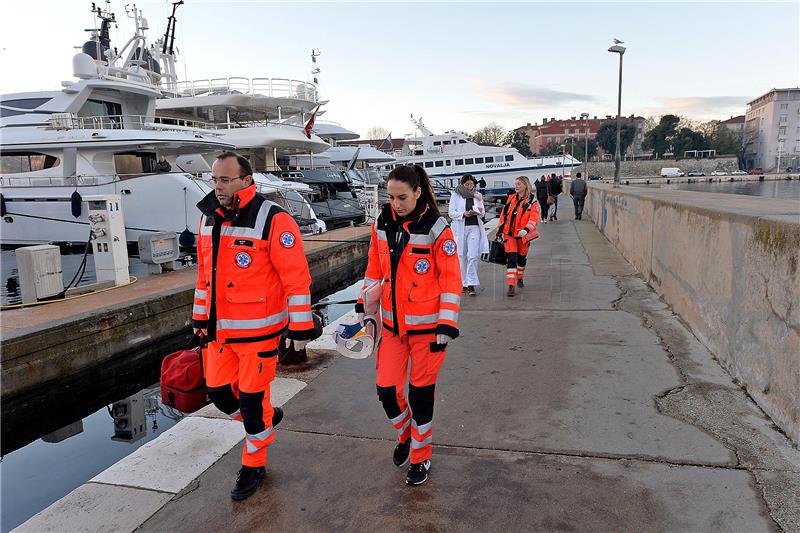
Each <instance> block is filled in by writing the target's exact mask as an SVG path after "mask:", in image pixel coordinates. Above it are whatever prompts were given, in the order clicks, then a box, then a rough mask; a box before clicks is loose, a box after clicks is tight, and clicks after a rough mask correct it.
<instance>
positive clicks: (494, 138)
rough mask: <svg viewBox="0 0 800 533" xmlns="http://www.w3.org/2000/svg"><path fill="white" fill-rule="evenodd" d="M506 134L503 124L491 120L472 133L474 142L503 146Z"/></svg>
mask: <svg viewBox="0 0 800 533" xmlns="http://www.w3.org/2000/svg"><path fill="white" fill-rule="evenodd" d="M506 136H507V134H506V130H505V128H503V126H501V125H500V124H498V123H497V122H490V123H489V124H487V125H486V126H484V127H482V128H481V129H479V130H477V131H476V132H475V133H473V134H472V142H475V143H477V144H480V145H483V146H502V145H503V141H505V139H506Z"/></svg>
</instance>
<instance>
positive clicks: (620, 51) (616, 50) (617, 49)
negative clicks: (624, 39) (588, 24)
mask: <svg viewBox="0 0 800 533" xmlns="http://www.w3.org/2000/svg"><path fill="white" fill-rule="evenodd" d="M608 51H609V52H612V53H614V54H619V55H622V54H624V53H625V47H624V46H620V45H618V44H615V45H614V46H611V47H609V49H608Z"/></svg>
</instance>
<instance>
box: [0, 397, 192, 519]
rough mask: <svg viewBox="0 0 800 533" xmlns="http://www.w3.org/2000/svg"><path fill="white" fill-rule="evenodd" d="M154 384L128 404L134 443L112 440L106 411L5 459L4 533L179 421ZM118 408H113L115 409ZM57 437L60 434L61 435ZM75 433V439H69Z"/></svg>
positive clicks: (1, 469)
mask: <svg viewBox="0 0 800 533" xmlns="http://www.w3.org/2000/svg"><path fill="white" fill-rule="evenodd" d="M159 394H160V393H159V390H158V383H156V384H154V385H152V386H150V387H148V388H146V389H144V390H143V391H141V392H139V393H137V394H135V395H134V396H133V397H131V398H132V399H131V400H129V401H128V402H127V403H129V404H130V406H131V408H132V412H134V413H136V415H135V416H134V418H139V419H141V421H142V422H143V425H144V427H143V428H142V429H143V430H144V431H143V433H142V434H141V436H140V437H139V438H137V439H136V440H133V441H131V440H125V439H123V440H112V438H115V424H114V419H113V418H112V416H111V414H110V412H109V407H107V406H103V407H101V408H100V409H98V410H97V411H95V412H94V413H92V414H91V415H89V416H87V417H85V418H83V419H78V420H77V421H76V422H73V423H71V424H69V425H67V426H66V427H64V428H62V429H61V430H59V431H57V432H54V433H51V434H50V437H48V436H44V439H46V440H49V441H58V440H59V439H60V438H64V437H66V435H72V436H69V437H66V438H64V440H61V441H60V442H45V440H42V439H39V440H36V441H35V442H32V443H31V444H29V445H27V446H25V447H24V448H20V449H19V450H16V451H14V452H12V453H9V454H8V455H5V456H3V459H2V462H0V479H2V494H3V499H2V519H1V520H0V522H2V524H0V529H1V530H2V532H3V533H5V532H7V531H10V530H11V529H13V528H15V527H16V526H18V525H20V524H21V523H23V522H24V521H26V520H27V519H28V518H30V517H31V516H33V515H34V514H36V513H38V512H39V511H41V510H42V509H44V508H45V507H47V506H49V505H50V504H52V503H53V502H55V501H57V500H59V499H61V498H62V497H64V496H65V495H67V494H68V493H69V492H71V491H72V490H74V489H76V488H78V487H79V486H81V485H83V484H84V483H86V482H87V481H88V480H89V479H91V478H92V477H94V476H95V475H97V474H99V473H100V472H102V471H103V470H105V469H106V468H108V467H109V466H111V465H113V464H114V463H116V462H117V461H119V460H120V459H122V458H123V457H125V456H127V455H129V454H130V453H132V452H133V451H134V450H136V449H137V448H139V447H140V446H142V445H143V444H145V443H146V442H149V441H151V440H153V439H154V438H156V437H157V436H158V435H160V434H161V433H162V432H163V431H164V430H166V429H168V428H170V427H172V426H173V425H175V424H176V423H177V421H178V420H180V418H181V417H182V416H183V415H182V414H181V413H179V412H177V411H174V410H172V409H170V408H169V407H166V406H164V405H163V404H162V403H161V402H160V401H159V400H158V397H159ZM115 405H116V404H115ZM59 433H62V434H61V435H59ZM73 433H76V434H74V435H73Z"/></svg>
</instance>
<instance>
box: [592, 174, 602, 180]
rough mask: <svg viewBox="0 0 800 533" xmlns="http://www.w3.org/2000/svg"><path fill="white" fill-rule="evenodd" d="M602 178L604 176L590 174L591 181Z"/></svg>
mask: <svg viewBox="0 0 800 533" xmlns="http://www.w3.org/2000/svg"><path fill="white" fill-rule="evenodd" d="M601 179H603V177H602V176H595V175H592V174H590V175H589V181H596V180H601Z"/></svg>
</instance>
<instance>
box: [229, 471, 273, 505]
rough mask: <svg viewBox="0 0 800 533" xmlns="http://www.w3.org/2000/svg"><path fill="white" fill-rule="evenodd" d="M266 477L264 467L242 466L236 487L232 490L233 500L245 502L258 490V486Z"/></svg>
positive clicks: (237, 476)
mask: <svg viewBox="0 0 800 533" xmlns="http://www.w3.org/2000/svg"><path fill="white" fill-rule="evenodd" d="M265 475H266V470H265V469H264V467H263V466H242V468H240V469H239V473H238V474H237V475H236V485H235V486H234V487H233V489H232V490H231V499H232V500H236V501H239V500H244V499H247V498H249V497H250V496H252V495H253V493H254V492H255V491H256V490H258V486H259V485H260V484H261V481H262V480H263V479H264V476H265Z"/></svg>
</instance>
